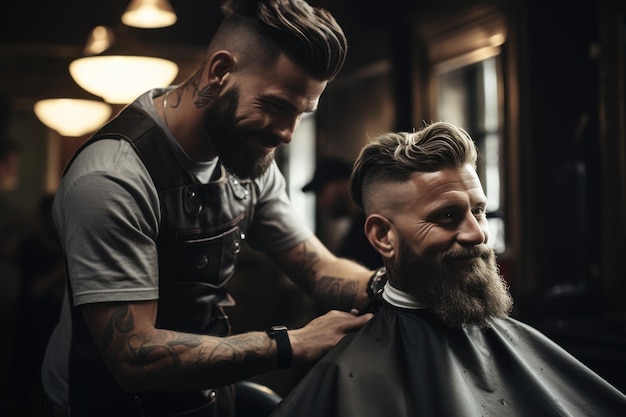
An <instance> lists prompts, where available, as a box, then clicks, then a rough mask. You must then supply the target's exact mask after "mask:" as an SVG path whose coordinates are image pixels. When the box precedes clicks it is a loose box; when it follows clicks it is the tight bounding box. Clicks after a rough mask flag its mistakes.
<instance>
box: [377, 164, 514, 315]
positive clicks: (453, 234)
mask: <svg viewBox="0 0 626 417" xmlns="http://www.w3.org/2000/svg"><path fill="white" fill-rule="evenodd" d="M391 191H392V192H393V189H392V190H391ZM398 191H400V189H399V190H398ZM402 192H403V194H402V195H401V196H400V195H399V196H398V198H397V199H395V201H396V202H397V203H398V204H397V206H396V209H395V213H394V214H393V215H392V216H391V218H390V220H391V222H392V223H393V226H394V227H395V229H396V232H397V236H398V241H397V242H396V248H395V249H396V255H395V263H394V265H392V266H391V267H390V268H389V269H390V271H389V272H390V274H389V275H390V280H392V284H394V286H396V287H397V288H398V289H400V290H403V291H406V292H409V293H411V294H412V295H414V296H415V297H416V298H417V299H419V300H422V301H425V302H428V303H430V304H431V305H432V308H433V312H434V313H435V314H436V315H437V316H438V317H439V318H440V319H441V320H443V321H444V322H445V323H447V324H448V325H450V326H461V325H464V324H477V325H480V326H483V325H486V324H487V321H488V319H489V318H490V317H505V316H506V315H507V314H508V313H509V312H510V311H511V307H512V299H511V297H510V295H509V292H508V289H507V286H506V284H505V282H504V281H503V280H502V278H501V277H500V275H499V273H498V268H497V265H496V260H495V254H494V253H493V250H491V249H490V248H489V247H488V246H487V239H488V233H487V219H486V217H485V207H486V204H487V199H486V197H485V194H484V192H483V189H482V185H481V183H480V180H479V179H478V175H477V174H476V171H475V170H474V169H473V167H471V166H469V165H467V166H465V167H462V168H446V169H443V170H441V171H436V172H428V173H416V174H414V175H413V176H412V177H411V179H410V180H409V181H408V182H407V183H403V187H402Z"/></svg>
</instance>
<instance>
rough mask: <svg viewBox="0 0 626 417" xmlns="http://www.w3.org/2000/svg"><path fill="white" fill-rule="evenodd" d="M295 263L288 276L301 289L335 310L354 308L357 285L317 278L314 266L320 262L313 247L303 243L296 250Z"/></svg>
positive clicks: (336, 278) (340, 278) (346, 280)
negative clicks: (311, 293)
mask: <svg viewBox="0 0 626 417" xmlns="http://www.w3.org/2000/svg"><path fill="white" fill-rule="evenodd" d="M295 250H296V254H297V256H296V261H295V262H294V264H293V265H292V268H291V271H290V274H289V275H290V276H291V277H292V278H293V279H295V280H296V281H297V282H298V283H299V284H300V285H301V286H302V287H303V288H305V289H307V290H309V291H311V292H313V294H316V296H317V297H321V298H322V300H323V301H324V302H325V303H326V304H328V305H332V306H334V307H336V308H343V309H348V308H352V307H353V306H354V301H355V299H356V296H357V291H358V283H357V282H356V281H354V280H350V279H347V278H342V277H334V276H328V275H322V276H318V271H317V270H316V265H317V264H318V263H319V261H320V257H319V255H318V253H317V252H315V251H314V250H313V246H311V245H310V244H308V243H307V242H303V243H302V244H300V245H299V246H298V247H297V248H296V249H295Z"/></svg>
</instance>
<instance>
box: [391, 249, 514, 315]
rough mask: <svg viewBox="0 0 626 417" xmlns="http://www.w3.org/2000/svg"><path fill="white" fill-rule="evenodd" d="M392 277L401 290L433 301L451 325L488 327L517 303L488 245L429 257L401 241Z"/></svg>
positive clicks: (423, 299) (436, 309) (435, 308)
mask: <svg viewBox="0 0 626 417" xmlns="http://www.w3.org/2000/svg"><path fill="white" fill-rule="evenodd" d="M476 255H478V256H480V261H478V260H477V259H474V260H473V261H472V263H471V265H470V264H469V263H470V261H469V260H467V259H464V258H467V257H469V256H476ZM391 276H393V279H394V281H396V282H397V285H398V287H400V288H398V289H401V290H403V291H406V292H408V293H409V294H411V295H413V296H414V297H415V298H417V299H419V300H421V301H425V302H428V303H430V304H431V305H432V311H433V313H434V314H435V316H437V317H438V318H439V319H441V320H442V321H443V322H444V323H446V324H447V325H449V326H451V327H461V326H463V325H477V326H479V327H486V326H488V324H489V319H490V318H493V317H499V318H504V317H506V316H507V315H508V314H509V313H510V312H511V309H512V306H513V300H512V298H511V295H510V294H509V291H508V287H507V285H506V282H505V281H504V280H503V278H502V277H501V276H500V274H499V271H498V267H497V265H496V256H495V254H494V252H493V250H492V249H490V248H489V247H487V246H485V245H483V246H480V247H474V248H471V249H469V248H468V249H465V250H463V251H462V252H458V251H457V252H446V253H443V254H441V255H440V256H438V257H436V258H425V257H423V256H420V255H419V254H416V253H414V252H413V251H412V250H411V249H410V247H409V246H408V245H407V244H406V243H405V242H404V241H401V242H400V248H399V254H398V259H397V263H396V266H395V268H393V270H392V271H391Z"/></svg>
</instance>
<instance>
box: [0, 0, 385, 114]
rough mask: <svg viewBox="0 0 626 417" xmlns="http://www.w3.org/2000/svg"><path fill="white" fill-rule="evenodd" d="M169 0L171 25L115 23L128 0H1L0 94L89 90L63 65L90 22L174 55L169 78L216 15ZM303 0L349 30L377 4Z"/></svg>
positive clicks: (206, 7)
mask: <svg viewBox="0 0 626 417" xmlns="http://www.w3.org/2000/svg"><path fill="white" fill-rule="evenodd" d="M170 1H171V4H172V6H173V8H174V10H175V12H176V13H177V16H178V20H177V22H176V23H175V24H174V25H173V26H171V27H168V28H160V29H136V28H129V27H126V26H124V25H122V23H121V20H120V18H121V15H122V13H123V11H124V9H125V8H126V6H127V5H128V3H129V2H130V0H56V1H50V0H31V1H18V0H12V1H10V2H7V3H8V4H5V5H3V10H2V17H3V21H4V22H6V24H4V25H0V63H1V64H0V98H4V100H5V101H6V100H11V101H12V102H13V103H14V105H15V103H18V106H19V103H23V106H24V107H30V106H31V105H32V103H33V102H34V101H35V100H38V99H41V98H47V97H61V96H68V95H69V96H73V97H77V98H94V97H92V96H91V95H90V94H89V93H87V92H86V91H84V90H82V89H81V88H80V87H79V86H78V85H76V84H75V83H74V81H73V80H72V79H71V76H70V75H69V71H68V65H69V63H70V62H71V61H72V60H74V59H76V58H79V57H81V56H82V54H83V52H82V50H83V47H84V45H85V42H86V40H87V37H88V35H89V33H90V32H91V30H92V29H93V28H94V27H95V26H98V25H105V26H110V27H112V28H114V29H116V30H122V29H123V30H126V31H127V32H129V33H131V34H132V35H134V36H137V37H138V38H139V39H140V40H141V41H142V42H144V43H145V44H147V45H150V46H151V47H152V48H153V49H155V50H156V52H157V53H158V54H159V56H163V57H167V58H170V59H173V60H175V61H176V62H177V63H178V64H179V67H180V71H179V75H178V77H177V79H176V80H175V82H180V81H182V80H183V79H185V78H186V77H187V76H188V75H189V74H191V71H192V70H193V69H194V68H195V66H196V65H197V63H198V62H199V59H200V58H201V57H202V54H203V52H204V49H205V47H206V46H207V45H208V43H209V41H210V38H211V36H212V34H213V32H214V30H215V28H216V27H217V25H218V23H219V21H220V19H221V15H220V12H219V4H220V1H219V0H170ZM388 1H395V0H388ZM310 3H311V4H312V5H316V6H321V7H324V8H326V9H328V10H330V11H331V12H332V13H333V14H334V15H335V17H336V18H337V20H338V21H339V22H340V23H341V24H342V26H343V27H344V30H346V34H348V37H349V38H350V33H349V32H354V29H351V28H353V27H355V25H359V24H361V22H363V21H364V19H362V17H363V16H364V13H366V11H367V10H370V11H371V10H373V9H374V8H375V7H376V4H377V2H376V1H374V0H371V1H370V0H360V1H359V0H319V1H315V0H311V1H310ZM357 6H358V7H357ZM354 10H357V12H354ZM370 14H371V13H370ZM353 38H354V37H353Z"/></svg>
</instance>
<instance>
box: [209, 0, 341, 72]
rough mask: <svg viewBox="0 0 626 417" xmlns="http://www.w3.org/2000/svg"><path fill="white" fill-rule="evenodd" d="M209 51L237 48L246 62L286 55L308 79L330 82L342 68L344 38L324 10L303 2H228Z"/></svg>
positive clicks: (246, 0)
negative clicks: (226, 47)
mask: <svg viewBox="0 0 626 417" xmlns="http://www.w3.org/2000/svg"><path fill="white" fill-rule="evenodd" d="M222 12H223V13H224V19H223V20H222V23H221V24H220V27H219V28H218V30H217V32H216V34H215V36H214V38H213V40H212V42H211V45H212V46H210V49H213V50H215V49H216V48H219V47H223V46H224V45H226V46H233V45H236V46H237V48H238V51H239V52H241V53H242V54H243V59H244V60H245V59H246V58H248V59H249V60H250V61H252V60H259V59H260V60H263V61H264V62H273V60H274V59H276V58H277V57H278V56H279V54H280V53H281V52H284V53H285V54H286V55H287V56H288V57H289V58H291V59H292V60H293V61H294V62H295V63H296V64H298V65H299V66H300V67H302V69H303V70H305V71H306V72H307V73H308V74H309V75H311V76H312V77H313V78H315V79H317V80H320V81H330V80H332V79H333V78H335V76H336V75H337V73H338V72H339V71H340V70H341V68H342V67H343V64H344V62H345V58H346V53H347V49H348V44H347V40H346V37H345V34H344V32H343V30H342V29H341V27H340V26H339V24H338V23H337V22H336V21H335V18H334V17H333V16H332V15H331V14H330V13H329V12H328V11H326V10H325V9H322V8H319V7H312V6H310V5H309V4H308V3H307V2H305V1H303V0H226V1H225V2H224V3H223V5H222Z"/></svg>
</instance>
